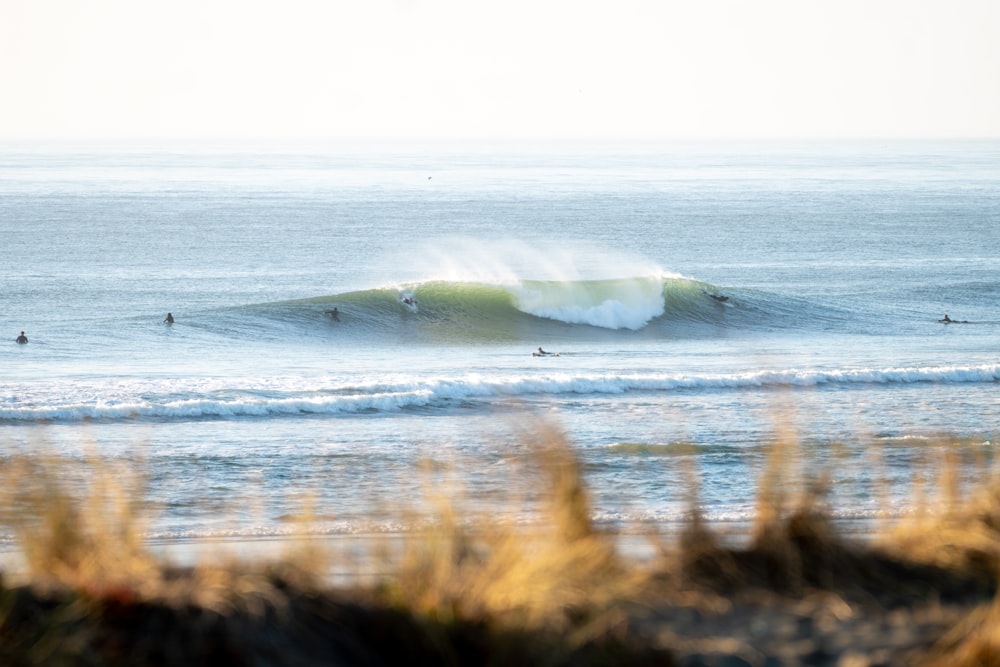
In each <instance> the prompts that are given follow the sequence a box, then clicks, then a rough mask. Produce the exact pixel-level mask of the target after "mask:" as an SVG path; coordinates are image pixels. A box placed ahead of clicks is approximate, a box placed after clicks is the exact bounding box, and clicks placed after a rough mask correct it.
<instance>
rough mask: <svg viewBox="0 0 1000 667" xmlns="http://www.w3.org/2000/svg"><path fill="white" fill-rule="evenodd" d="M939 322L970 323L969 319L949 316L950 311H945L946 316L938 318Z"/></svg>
mask: <svg viewBox="0 0 1000 667" xmlns="http://www.w3.org/2000/svg"><path fill="white" fill-rule="evenodd" d="M938 322H940V323H941V324H968V323H969V320H953V319H951V318H950V317H948V313H945V314H944V317H942V318H941V319H940V320H938Z"/></svg>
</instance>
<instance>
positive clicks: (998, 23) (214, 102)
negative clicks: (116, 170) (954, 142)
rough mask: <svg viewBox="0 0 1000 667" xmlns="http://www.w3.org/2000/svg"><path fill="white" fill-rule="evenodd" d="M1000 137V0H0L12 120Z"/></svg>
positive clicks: (15, 132)
mask: <svg viewBox="0 0 1000 667" xmlns="http://www.w3.org/2000/svg"><path fill="white" fill-rule="evenodd" d="M986 136H990V137H997V136H1000V0H824V1H820V0H659V1H648V2H644V1H638V0H605V1H603V2H593V1H590V0H574V1H565V2H564V1H562V0H552V1H547V0H530V1H526V2H521V1H520V0H515V1H506V2H493V3H486V2H481V1H478V0H455V1H452V0H439V1H433V0H350V1H347V0H344V1H341V0H170V1H169V2H166V1H162V0H161V1H159V2H154V1H153V0H0V139H8V140H10V139H15V140H16V139H30V140H35V139H62V138H79V139H114V138H143V139H156V138H191V139H202V138H220V139H227V138H246V139H267V138H331V139H338V138H414V139H429V138H431V139H432V138H489V139H505V138H552V139H557V138H648V139H655V138H713V137H727V138H728V137H748V138H758V137H810V138H815V137H986Z"/></svg>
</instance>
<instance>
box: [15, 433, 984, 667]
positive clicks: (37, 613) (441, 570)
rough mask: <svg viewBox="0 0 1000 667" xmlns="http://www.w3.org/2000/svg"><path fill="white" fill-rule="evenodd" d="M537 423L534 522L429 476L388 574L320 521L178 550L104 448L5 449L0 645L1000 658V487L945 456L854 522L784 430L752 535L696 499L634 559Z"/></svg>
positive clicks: (494, 658)
mask: <svg viewBox="0 0 1000 667" xmlns="http://www.w3.org/2000/svg"><path fill="white" fill-rule="evenodd" d="M525 438H526V439H527V440H529V442H528V444H529V445H530V448H529V449H530V451H531V452H533V458H532V462H531V465H530V466H529V468H530V469H531V470H532V471H533V473H532V475H529V477H530V479H529V480H528V481H526V485H533V484H535V483H537V482H538V481H539V479H538V478H536V477H535V475H537V476H538V477H540V478H541V479H542V480H544V485H543V486H542V487H535V491H537V488H544V489H545V490H546V491H545V492H544V493H543V494H541V497H542V498H543V499H544V502H545V506H546V511H545V512H544V517H543V519H542V520H541V521H540V523H539V524H537V525H533V526H531V527H530V528H526V527H523V526H520V527H516V526H510V525H507V524H505V523H503V522H500V521H497V520H495V516H494V515H492V514H491V513H482V515H477V514H476V513H475V512H473V511H471V510H470V509H469V507H468V506H465V505H463V502H462V498H463V496H462V493H461V492H460V491H459V490H456V489H449V490H448V491H447V492H441V493H439V494H437V497H435V496H434V495H433V494H428V497H427V498H425V499H424V506H423V507H421V508H418V509H414V508H408V509H407V511H408V512H420V513H423V515H425V516H429V517H430V518H432V519H433V521H431V522H429V524H428V525H431V526H432V528H429V529H427V530H425V531H422V532H420V533H419V534H415V535H412V536H410V537H408V538H407V539H405V540H402V541H401V542H399V543H396V544H394V545H393V546H392V547H391V548H386V549H380V548H373V549H372V551H371V553H370V558H373V559H380V560H381V564H380V568H379V570H380V571H385V572H388V574H387V575H386V576H383V577H379V578H378V579H375V580H362V579H360V578H359V579H358V580H356V581H355V582H354V583H353V584H352V585H346V586H345V585H341V586H337V587H334V586H333V585H332V584H331V582H330V579H329V577H328V573H329V571H330V567H331V565H332V563H331V559H333V558H335V556H333V555H332V554H331V553H330V552H329V551H328V549H327V545H326V544H325V543H324V541H323V540H317V539H312V540H299V541H295V542H294V544H295V547H294V548H293V549H291V550H290V551H289V552H288V553H287V554H286V555H285V556H284V557H282V558H279V559H275V560H273V561H271V562H256V563H247V562H238V561H235V560H231V559H226V558H222V557H220V558H218V559H215V560H214V561H212V562H208V563H200V564H197V565H194V566H191V567H183V568H182V567H176V566H171V565H170V564H169V563H166V562H162V561H161V560H159V559H158V558H156V557H155V556H154V555H153V554H151V552H150V551H149V550H148V548H147V545H146V544H145V542H144V539H143V535H144V523H143V519H144V511H145V508H144V507H143V501H142V498H143V490H142V480H141V478H140V477H136V476H135V475H134V472H132V471H127V470H117V469H114V467H113V466H112V465H111V464H102V467H101V468H100V470H101V472H100V474H98V475H96V476H95V477H94V478H93V479H92V480H91V482H90V483H89V484H88V485H86V488H87V491H86V493H83V494H81V493H71V492H69V491H68V490H67V489H68V488H70V485H67V484H66V483H65V482H66V479H67V476H68V475H69V474H71V473H67V471H66V470H65V469H64V464H59V463H58V462H55V461H40V460H36V459H16V460H7V461H5V462H4V468H3V472H4V475H3V477H4V479H3V480H2V481H3V487H2V491H0V493H2V498H0V500H2V505H0V509H2V512H3V516H2V520H3V523H4V524H5V525H6V526H7V529H6V530H7V531H8V532H9V531H13V532H14V533H15V534H17V536H18V539H19V544H20V547H21V549H22V551H23V553H24V556H25V567H24V570H25V571H24V572H23V573H22V575H23V576H22V578H21V580H18V579H17V578H16V577H15V576H13V574H11V573H7V575H6V576H5V577H4V578H3V579H2V580H0V664H4V665H170V666H172V665H202V664H204V665H209V664H210V665H319V664H323V665H396V664H434V665H544V666H556V665H623V664H628V665H842V666H844V667H848V666H861V665H928V666H930V665H958V666H970V667H971V666H973V665H991V664H1000V602H998V601H997V595H996V593H997V574H998V566H1000V484H997V483H992V482H991V481H990V480H989V478H988V476H987V475H984V480H983V483H982V484H981V485H979V487H978V488H976V489H964V490H962V491H961V492H960V491H959V490H958V485H957V483H956V482H955V481H954V477H953V476H952V475H949V471H954V470H955V469H956V466H955V464H954V462H951V463H949V462H947V461H946V462H945V464H944V465H942V466H940V468H939V469H940V470H941V471H943V472H942V473H941V475H939V476H938V477H937V480H938V481H937V484H936V485H935V486H934V488H933V489H931V490H930V491H928V493H927V495H926V499H925V502H924V504H923V509H922V511H920V512H918V513H917V514H915V515H913V516H912V517H909V518H907V519H905V520H903V521H900V522H898V523H896V524H894V525H893V526H892V527H891V529H886V530H885V531H883V532H882V533H881V534H879V535H878V536H877V538H874V539H866V540H864V541H863V542H855V541H852V540H849V539H847V538H845V537H843V536H841V535H838V533H837V531H836V529H835V528H834V526H833V525H832V523H831V521H830V520H829V518H828V514H827V512H826V511H825V508H824V504H823V501H824V497H825V496H824V484H823V480H822V477H811V478H808V479H807V478H805V476H804V475H802V474H800V473H798V472H797V469H796V467H795V466H794V464H793V463H790V462H793V461H794V460H795V456H793V455H790V453H789V450H792V449H794V442H792V441H790V440H788V439H786V438H778V439H777V440H778V441H777V442H776V443H775V453H774V455H773V456H772V457H771V463H772V465H771V466H770V467H769V468H768V470H767V471H766V472H765V474H764V476H763V479H762V480H761V483H760V487H759V488H760V494H759V502H758V511H757V517H758V521H757V524H756V525H755V526H754V528H753V531H752V534H751V535H750V537H749V539H748V540H746V541H744V542H741V543H740V544H739V545H734V544H733V543H732V542H731V541H728V540H723V539H720V537H719V536H718V535H716V534H715V533H714V532H713V530H712V528H711V527H710V526H707V525H705V524H704V523H703V522H702V521H700V520H699V518H698V516H697V515H696V514H692V518H691V521H690V524H689V525H688V527H687V529H686V530H685V532H684V533H683V534H682V535H681V536H679V537H676V538H669V539H668V538H667V537H664V536H650V539H652V540H654V543H655V545H656V550H657V553H658V554H659V556H658V557H656V558H653V559H651V560H648V561H643V562H630V561H627V560H625V559H624V558H623V556H622V555H621V554H620V551H619V550H617V549H616V544H615V537H614V536H613V535H608V534H605V533H603V532H601V531H600V530H598V529H596V528H595V526H594V525H593V524H592V523H591V521H590V518H589V517H590V505H589V501H588V494H587V489H586V488H585V486H584V484H583V481H582V478H581V475H580V471H579V470H578V466H577V462H576V460H575V458H574V456H573V453H572V449H571V447H570V446H569V444H568V443H567V442H566V441H565V439H564V437H563V436H562V435H561V434H560V433H559V432H557V431H554V430H552V429H551V428H548V427H546V426H544V425H541V426H539V427H538V428H537V430H536V431H535V432H533V433H531V434H528V435H526V436H525ZM943 450H944V451H949V450H948V447H944V448H943ZM73 488H79V487H73ZM527 488H528V487H527V486H526V488H525V489H520V490H515V491H512V497H511V498H510V499H509V502H512V503H514V502H517V498H515V497H514V496H515V494H517V493H521V494H522V497H521V499H522V500H523V498H524V496H525V495H527V494H528V493H529V492H528V490H527ZM691 489H692V507H695V506H696V499H695V497H694V496H696V490H697V488H696V484H694V482H692V484H691ZM535 491H532V493H534V492H535ZM304 514H305V515H307V514H308V513H306V512H304ZM304 519H308V516H304ZM290 544H292V542H290Z"/></svg>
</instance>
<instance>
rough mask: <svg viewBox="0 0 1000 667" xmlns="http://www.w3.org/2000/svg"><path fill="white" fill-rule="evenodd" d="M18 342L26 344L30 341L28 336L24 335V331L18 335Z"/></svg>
mask: <svg viewBox="0 0 1000 667" xmlns="http://www.w3.org/2000/svg"><path fill="white" fill-rule="evenodd" d="M17 342H18V344H19V345H24V344H25V343H27V342H28V337H27V336H25V335H24V332H23V331H22V332H21V335H20V336H18V337H17Z"/></svg>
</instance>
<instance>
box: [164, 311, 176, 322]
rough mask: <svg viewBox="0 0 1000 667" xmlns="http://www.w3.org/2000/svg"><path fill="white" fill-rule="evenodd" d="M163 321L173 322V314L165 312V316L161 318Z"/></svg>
mask: <svg viewBox="0 0 1000 667" xmlns="http://www.w3.org/2000/svg"><path fill="white" fill-rule="evenodd" d="M163 321H164V322H166V323H167V324H173V323H174V316H173V315H171V314H170V313H167V316H166V317H164V318H163Z"/></svg>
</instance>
